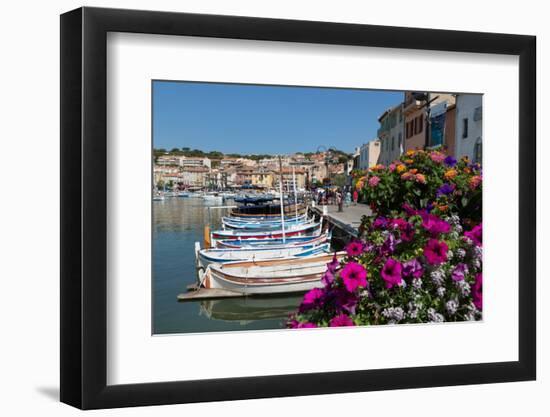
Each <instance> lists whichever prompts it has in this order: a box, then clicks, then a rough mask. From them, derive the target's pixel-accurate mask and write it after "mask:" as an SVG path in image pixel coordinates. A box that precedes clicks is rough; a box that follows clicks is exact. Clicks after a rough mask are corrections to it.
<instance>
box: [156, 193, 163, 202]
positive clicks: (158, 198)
mask: <svg viewBox="0 0 550 417" xmlns="http://www.w3.org/2000/svg"><path fill="white" fill-rule="evenodd" d="M153 201H164V195H163V194H155V195H153Z"/></svg>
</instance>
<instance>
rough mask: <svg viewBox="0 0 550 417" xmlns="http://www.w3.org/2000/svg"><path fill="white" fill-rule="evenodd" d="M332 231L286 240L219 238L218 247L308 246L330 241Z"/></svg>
mask: <svg viewBox="0 0 550 417" xmlns="http://www.w3.org/2000/svg"><path fill="white" fill-rule="evenodd" d="M330 237H331V235H330V233H322V234H321V233H314V234H312V235H309V236H299V237H288V238H285V240H284V242H283V239H281V238H271V239H270V238H267V239H245V240H238V239H228V240H218V241H217V247H218V248H236V249H238V248H259V247H265V248H269V247H270V248H276V247H277V248H284V247H289V246H307V245H311V244H315V245H319V244H322V243H325V242H330Z"/></svg>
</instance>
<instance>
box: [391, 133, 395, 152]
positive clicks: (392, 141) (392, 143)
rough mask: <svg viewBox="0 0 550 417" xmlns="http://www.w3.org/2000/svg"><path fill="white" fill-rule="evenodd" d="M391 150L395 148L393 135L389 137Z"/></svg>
mask: <svg viewBox="0 0 550 417" xmlns="http://www.w3.org/2000/svg"><path fill="white" fill-rule="evenodd" d="M391 150H392V151H394V150H395V136H392V137H391Z"/></svg>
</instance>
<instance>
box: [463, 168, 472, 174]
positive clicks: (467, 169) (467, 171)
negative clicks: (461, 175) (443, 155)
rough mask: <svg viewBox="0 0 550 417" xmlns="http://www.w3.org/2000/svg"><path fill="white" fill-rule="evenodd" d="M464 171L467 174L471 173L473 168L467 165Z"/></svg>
mask: <svg viewBox="0 0 550 417" xmlns="http://www.w3.org/2000/svg"><path fill="white" fill-rule="evenodd" d="M464 172H465V173H466V174H470V173H471V172H472V170H471V169H470V168H468V167H466V168H464Z"/></svg>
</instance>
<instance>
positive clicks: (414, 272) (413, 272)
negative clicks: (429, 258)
mask: <svg viewBox="0 0 550 417" xmlns="http://www.w3.org/2000/svg"><path fill="white" fill-rule="evenodd" d="M423 273H424V269H423V268H422V265H421V264H420V262H418V260H417V259H416V258H415V259H411V260H410V261H407V262H404V263H403V276H404V277H410V278H420V277H421V276H422V274H423Z"/></svg>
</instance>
